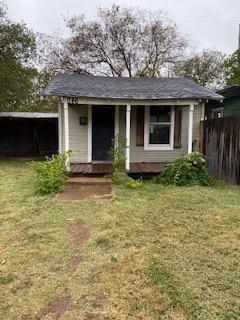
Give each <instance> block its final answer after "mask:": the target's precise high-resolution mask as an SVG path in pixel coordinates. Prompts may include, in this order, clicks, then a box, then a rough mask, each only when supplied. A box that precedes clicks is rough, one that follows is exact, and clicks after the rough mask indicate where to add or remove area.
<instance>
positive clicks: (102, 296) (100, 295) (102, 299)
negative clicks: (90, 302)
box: [94, 293, 106, 307]
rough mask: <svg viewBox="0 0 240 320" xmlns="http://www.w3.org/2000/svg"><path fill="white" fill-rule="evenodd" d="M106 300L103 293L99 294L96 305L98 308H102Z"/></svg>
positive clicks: (95, 301)
mask: <svg viewBox="0 0 240 320" xmlns="http://www.w3.org/2000/svg"><path fill="white" fill-rule="evenodd" d="M105 300H106V298H105V295H104V294H103V293H99V294H98V295H96V297H95V300H94V305H95V306H96V307H101V306H102V305H103V304H104V302H105Z"/></svg>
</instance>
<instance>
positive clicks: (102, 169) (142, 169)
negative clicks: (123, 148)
mask: <svg viewBox="0 0 240 320" xmlns="http://www.w3.org/2000/svg"><path fill="white" fill-rule="evenodd" d="M165 165H166V164H165V163H163V162H132V163H131V164H130V170H129V173H136V174H138V173H144V174H158V173H161V172H162V170H163V168H164V167H165ZM111 171H112V163H110V162H97V163H94V162H93V163H71V165H70V173H71V174H73V175H74V174H83V175H84V174H86V175H88V174H89V175H94V174H95V175H102V174H108V173H110V172H111Z"/></svg>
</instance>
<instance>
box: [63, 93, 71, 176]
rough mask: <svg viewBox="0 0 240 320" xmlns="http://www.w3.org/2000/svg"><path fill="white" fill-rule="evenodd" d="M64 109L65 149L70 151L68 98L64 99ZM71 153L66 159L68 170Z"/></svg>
mask: <svg viewBox="0 0 240 320" xmlns="http://www.w3.org/2000/svg"><path fill="white" fill-rule="evenodd" d="M63 109H64V151H65V152H68V151H69V117H68V101H67V98H64V100H63ZM69 160H70V159H69V155H68V156H67V160H66V167H67V171H69V170H70V161H69Z"/></svg>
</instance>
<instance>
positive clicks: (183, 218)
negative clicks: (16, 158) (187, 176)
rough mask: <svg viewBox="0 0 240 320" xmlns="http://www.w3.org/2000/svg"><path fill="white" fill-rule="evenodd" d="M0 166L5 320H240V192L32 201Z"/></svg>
mask: <svg viewBox="0 0 240 320" xmlns="http://www.w3.org/2000/svg"><path fill="white" fill-rule="evenodd" d="M31 174H32V173H31V170H30V169H29V167H28V165H27V164H26V163H25V162H3V161H2V162H0V290H1V291H0V319H2V320H17V319H21V320H30V319H32V320H54V319H55V320H56V319H61V320H63V319H66V320H73V319H74V320H76V319H78V320H84V319H86V320H91V319H96V320H103V319H109V320H113V319H119V320H124V319H139V320H145V319H169V320H170V319H171V320H175V319H177V320H185V319H210V320H213V319H231V320H232V319H240V189H239V188H238V187H234V186H229V185H225V184H221V185H219V186H218V187H194V188H183V187H181V188H180V187H162V186H159V185H154V184H152V183H150V182H148V183H146V184H145V185H144V187H143V188H142V189H141V190H129V189H126V188H123V187H115V188H114V197H113V199H112V200H96V201H90V200H87V201H82V202H78V203H60V202H58V201H56V199H55V198H54V197H41V196H37V195H35V194H34V190H33V185H32V182H31Z"/></svg>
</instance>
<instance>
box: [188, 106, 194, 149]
mask: <svg viewBox="0 0 240 320" xmlns="http://www.w3.org/2000/svg"><path fill="white" fill-rule="evenodd" d="M193 111H194V103H191V104H190V106H189V118H188V154H189V153H192V143H193Z"/></svg>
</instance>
